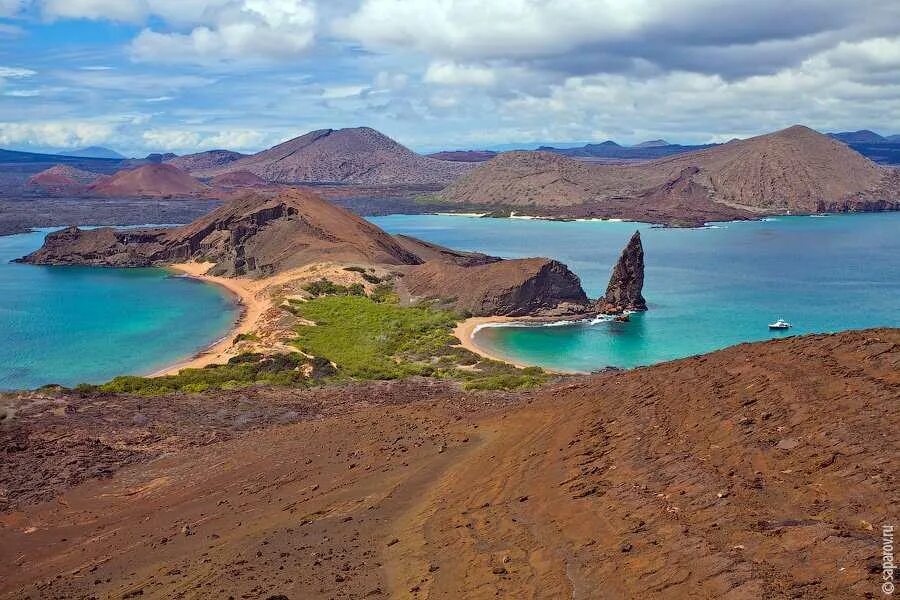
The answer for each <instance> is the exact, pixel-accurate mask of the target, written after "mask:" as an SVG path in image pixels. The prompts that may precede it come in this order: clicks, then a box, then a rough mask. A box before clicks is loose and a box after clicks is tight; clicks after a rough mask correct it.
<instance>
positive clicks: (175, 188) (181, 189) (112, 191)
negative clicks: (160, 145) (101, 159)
mask: <svg viewBox="0 0 900 600" xmlns="http://www.w3.org/2000/svg"><path fill="white" fill-rule="evenodd" d="M208 189H209V188H208V187H207V186H205V185H204V184H202V183H201V182H199V181H197V180H196V179H194V178H193V177H191V176H190V175H188V174H187V173H185V172H184V171H181V170H180V169H177V168H176V167H173V166H172V165H167V164H149V165H144V166H142V167H138V168H136V169H129V170H125V171H119V172H118V173H116V174H115V175H112V176H111V177H104V178H102V179H100V180H98V181H97V182H95V183H94V184H92V185H91V186H90V187H89V188H88V192H89V193H90V194H92V195H95V196H109V197H122V198H128V197H134V196H150V197H161V196H195V195H199V194H202V193H204V192H206V191H208Z"/></svg>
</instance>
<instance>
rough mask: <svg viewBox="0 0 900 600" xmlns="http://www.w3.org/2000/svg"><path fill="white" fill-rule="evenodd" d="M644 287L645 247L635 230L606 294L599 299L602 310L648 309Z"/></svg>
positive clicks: (609, 311)
mask: <svg viewBox="0 0 900 600" xmlns="http://www.w3.org/2000/svg"><path fill="white" fill-rule="evenodd" d="M643 287H644V247H643V245H642V244H641V233H640V232H639V231H635V232H634V235H632V236H631V239H630V240H629V241H628V244H627V245H626V246H625V249H624V250H622V254H621V255H620V256H619V260H618V262H617V263H616V266H615V267H614V268H613V272H612V276H611V277H610V278H609V285H608V286H607V287H606V294H604V296H603V298H601V299H600V300H598V301H597V306H598V309H599V311H600V312H603V313H606V314H618V313H621V312H624V311H626V310H647V302H646V301H645V300H644V296H643V295H642V294H641V290H642V289H643Z"/></svg>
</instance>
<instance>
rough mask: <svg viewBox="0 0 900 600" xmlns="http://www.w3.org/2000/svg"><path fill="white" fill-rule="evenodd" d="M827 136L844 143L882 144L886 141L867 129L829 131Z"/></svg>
mask: <svg viewBox="0 0 900 600" xmlns="http://www.w3.org/2000/svg"><path fill="white" fill-rule="evenodd" d="M828 136H829V137H833V138H834V139H836V140H840V141H842V142H844V143H845V144H883V143H885V142H887V141H888V140H887V139H886V138H884V137H882V136H880V135H878V134H877V133H875V132H874V131H869V130H868V129H860V130H859V131H841V132H838V133H829V134H828Z"/></svg>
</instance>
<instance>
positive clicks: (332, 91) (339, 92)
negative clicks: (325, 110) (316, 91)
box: [322, 85, 369, 100]
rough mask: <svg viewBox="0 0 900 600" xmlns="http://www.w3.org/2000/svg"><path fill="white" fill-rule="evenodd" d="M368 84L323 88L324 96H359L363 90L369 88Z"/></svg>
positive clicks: (331, 97)
mask: <svg viewBox="0 0 900 600" xmlns="http://www.w3.org/2000/svg"><path fill="white" fill-rule="evenodd" d="M368 87H369V86H367V85H335V86H329V87H325V88H323V89H322V98H325V99H326V100H333V99H336V98H352V97H353V96H359V95H360V94H361V93H362V92H363V90H366V89H368Z"/></svg>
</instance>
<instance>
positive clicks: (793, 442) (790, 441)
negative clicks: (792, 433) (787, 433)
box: [775, 438, 800, 450]
mask: <svg viewBox="0 0 900 600" xmlns="http://www.w3.org/2000/svg"><path fill="white" fill-rule="evenodd" d="M799 445H800V440H798V439H797V438H784V439H783V440H780V441H779V442H778V443H777V444H775V447H776V448H778V449H779V450H793V449H794V448H796V447H797V446H799Z"/></svg>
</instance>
